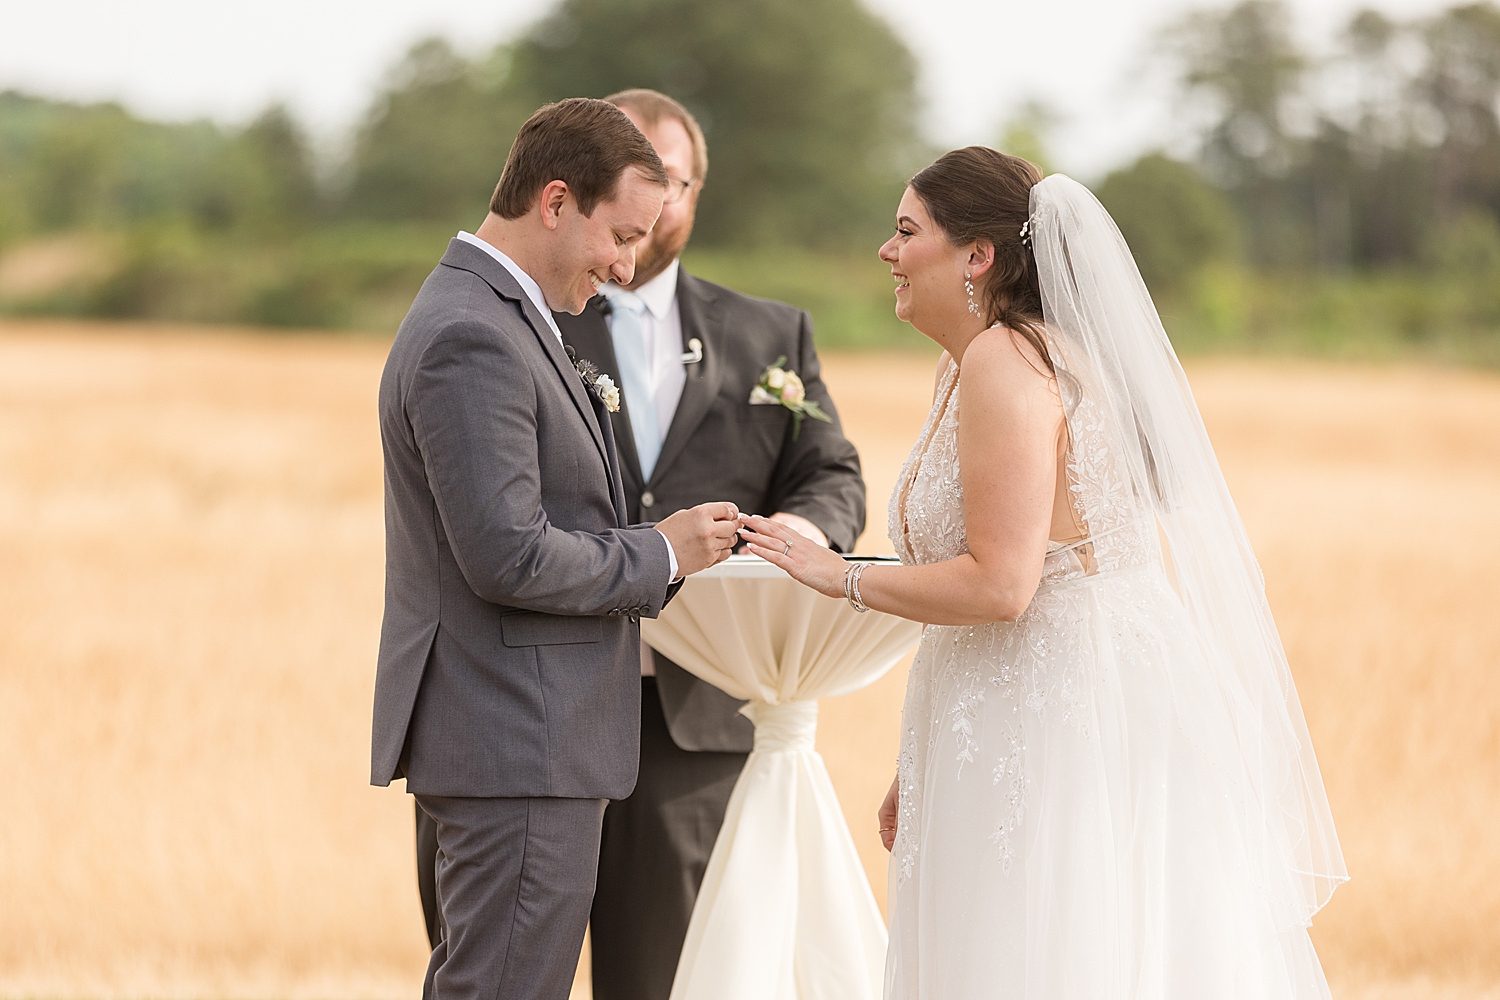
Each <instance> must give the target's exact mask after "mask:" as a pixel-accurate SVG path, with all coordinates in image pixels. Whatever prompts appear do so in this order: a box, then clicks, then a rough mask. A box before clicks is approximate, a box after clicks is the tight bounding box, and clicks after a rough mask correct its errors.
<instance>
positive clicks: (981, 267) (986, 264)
mask: <svg viewBox="0 0 1500 1000" xmlns="http://www.w3.org/2000/svg"><path fill="white" fill-rule="evenodd" d="M993 263H995V244H993V243H991V242H990V241H989V240H977V241H975V243H974V244H973V246H971V247H970V248H969V270H970V271H971V272H972V273H973V275H974V277H976V278H977V277H979V276H980V275H981V274H983V273H984V272H986V271H988V270H989V269H990V265H991V264H993Z"/></svg>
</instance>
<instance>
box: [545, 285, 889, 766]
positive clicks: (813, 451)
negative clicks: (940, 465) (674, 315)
mask: <svg viewBox="0 0 1500 1000" xmlns="http://www.w3.org/2000/svg"><path fill="white" fill-rule="evenodd" d="M605 308H606V300H605V299H604V297H603V296H596V297H595V298H594V299H592V300H590V302H589V304H588V306H587V308H585V309H584V311H583V312H582V313H581V314H580V315H578V316H569V315H567V314H565V313H554V317H555V318H556V320H557V323H558V326H559V327H560V328H561V329H562V332H563V337H564V338H565V339H566V340H567V341H568V343H569V345H571V346H572V347H573V348H574V349H575V350H576V351H577V352H578V355H579V356H580V357H586V358H589V359H590V360H591V361H593V362H594V363H595V364H597V365H598V366H599V367H600V369H601V370H603V371H604V372H606V373H608V374H609V375H610V376H611V377H612V378H613V379H614V380H615V382H616V383H617V384H618V383H619V382H620V369H619V363H618V362H617V360H616V358H615V351H614V344H613V341H612V340H611V339H610V335H609V327H608V326H607V325H606V322H605V318H604V317H605V312H604V310H605ZM677 309H678V312H679V314H680V316H681V318H682V343H683V351H684V352H686V351H687V350H688V346H687V344H688V341H690V340H692V339H693V338H695V337H696V338H697V339H698V340H699V341H701V342H702V344H703V360H702V361H700V362H698V363H697V364H690V365H688V366H687V382H686V384H685V385H684V386H683V389H682V399H681V400H680V401H679V402H678V404H677V412H676V413H675V414H673V417H672V423H671V425H670V426H669V427H668V429H667V436H666V440H665V441H664V442H663V443H662V450H661V454H660V456H658V458H657V461H656V467H655V468H654V469H652V472H651V481H650V482H644V481H643V477H642V476H641V463H640V459H639V457H638V456H637V453H636V448H635V438H634V436H633V435H632V433H631V429H630V417H629V413H630V410H629V407H630V401H629V400H628V399H627V400H625V402H624V404H623V405H622V406H621V407H620V410H619V412H617V413H615V414H613V415H612V422H613V424H614V433H615V439H616V440H617V441H618V442H619V444H620V459H621V466H622V469H621V472H622V474H623V476H624V480H625V493H626V497H627V504H628V506H627V511H628V513H629V515H630V518H631V519H632V520H636V519H640V518H651V519H659V518H663V517H666V516H667V515H668V514H671V513H673V512H674V511H677V510H681V509H683V508H686V507H692V506H694V505H696V504H699V503H704V502H707V501H709V500H731V501H733V502H734V503H735V504H736V505H738V506H739V508H740V509H741V510H743V511H747V512H750V513H757V514H774V513H775V512H777V511H779V510H784V511H787V512H789V513H793V514H800V515H801V516H803V517H805V518H807V519H808V520H809V521H811V522H812V523H814V524H816V525H817V526H818V527H819V528H820V529H822V531H823V533H824V534H826V535H827V536H828V540H829V543H830V544H831V545H832V546H833V548H834V549H836V550H838V551H840V552H848V551H850V550H851V549H852V548H853V547H854V542H855V540H856V539H857V538H858V537H859V533H860V532H861V531H863V530H864V526H865V484H864V480H863V479H862V478H861V477H860V467H859V454H858V453H857V452H856V451H855V450H854V445H852V444H850V443H849V441H848V439H847V438H845V437H844V433H843V430H842V428H841V427H840V425H839V419H838V410H837V408H835V407H834V405H833V400H832V399H830V398H829V395H828V388H827V386H825V385H824V384H823V380H822V378H821V377H820V374H819V372H820V367H819V364H818V353H817V350H816V349H815V348H814V346H813V332H812V320H811V318H810V317H809V316H808V315H807V313H806V312H804V311H802V310H801V309H797V308H794V307H792V306H789V305H787V304H785V303H783V302H772V301H769V300H767V299H757V298H753V297H751V296H749V295H742V294H740V293H739V292H735V291H732V290H730V289H728V288H724V287H723V286H721V285H715V284H712V283H710V282H707V281H704V280H702V279H701V278H695V277H693V276H692V275H690V274H688V273H687V270H686V269H679V271H678V278H677ZM780 355H785V356H786V358H787V361H786V364H787V367H789V368H792V369H794V370H795V371H796V372H797V374H798V375H800V376H801V377H802V380H803V382H804V383H805V384H806V386H807V395H808V398H809V399H813V400H816V401H817V402H818V404H819V405H820V406H821V407H822V408H823V410H824V412H826V413H827V414H828V415H829V416H831V417H833V422H832V423H828V424H825V423H821V422H819V421H816V420H804V421H803V422H802V431H801V433H800V434H798V436H797V439H796V440H795V441H794V440H792V415H791V413H789V412H788V411H787V410H785V409H783V408H782V407H780V406H752V405H750V390H751V388H753V387H754V385H755V383H756V380H757V379H759V378H760V373H761V372H762V371H764V370H765V368H766V366H767V365H769V364H771V363H772V362H773V361H775V360H776V358H777V357H778V356H780ZM656 681H657V683H656V688H657V691H658V692H659V694H660V696H661V700H662V709H663V711H664V713H665V715H666V718H667V728H668V729H669V730H670V731H671V734H672V740H673V742H674V743H676V744H677V745H678V746H679V747H681V748H682V749H684V750H718V751H733V752H739V753H748V752H749V751H750V749H751V747H752V744H753V743H754V739H755V728H754V726H752V725H751V724H750V721H749V720H748V719H746V718H745V717H744V716H742V715H740V714H739V707H740V705H741V704H742V702H739V701H736V700H735V699H733V698H731V697H729V696H728V695H727V694H725V693H724V692H722V691H720V690H719V689H718V688H716V687H714V686H713V685H711V684H707V683H705V682H703V681H700V680H698V679H697V678H696V677H694V676H693V675H692V674H690V673H688V672H687V671H686V670H684V669H682V668H681V667H679V666H678V665H677V664H675V663H673V662H672V661H671V660H669V659H667V658H666V657H665V656H662V655H661V654H660V653H657V654H656Z"/></svg>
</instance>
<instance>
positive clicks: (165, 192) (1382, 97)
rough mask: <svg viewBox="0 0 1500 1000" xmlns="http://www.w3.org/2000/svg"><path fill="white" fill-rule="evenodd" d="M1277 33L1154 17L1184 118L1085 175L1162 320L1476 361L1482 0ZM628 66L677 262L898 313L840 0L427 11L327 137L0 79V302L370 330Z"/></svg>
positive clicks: (856, 325)
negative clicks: (476, 26)
mask: <svg viewBox="0 0 1500 1000" xmlns="http://www.w3.org/2000/svg"><path fill="white" fill-rule="evenodd" d="M1292 28H1293V26H1292V24H1291V16H1290V12H1289V10H1288V8H1287V7H1286V6H1285V5H1284V4H1283V3H1281V2H1279V0H1245V2H1242V3H1239V4H1238V5H1236V6H1233V7H1228V8H1219V9H1205V10H1202V11H1199V12H1196V13H1192V14H1190V15H1188V16H1186V17H1184V18H1182V19H1181V20H1180V21H1178V22H1177V23H1175V24H1171V25H1168V26H1166V27H1165V28H1164V29H1163V30H1162V32H1161V33H1160V35H1159V37H1158V38H1157V39H1156V43H1155V44H1154V45H1153V46H1152V49H1151V52H1150V53H1149V54H1148V57H1149V59H1150V61H1151V64H1152V66H1153V68H1154V69H1155V70H1156V72H1157V73H1158V75H1160V76H1162V77H1163V78H1164V79H1166V80H1168V81H1169V82H1170V86H1171V88H1172V92H1173V94H1174V95H1175V100H1176V102H1177V105H1178V106H1177V108H1176V109H1175V110H1176V114H1175V115H1174V119H1175V120H1176V121H1178V122H1180V123H1181V131H1180V133H1178V134H1173V135H1163V136H1161V137H1160V139H1161V149H1160V150H1159V151H1156V152H1151V153H1149V154H1147V155H1145V156H1142V157H1141V158H1140V159H1138V160H1137V161H1136V162H1135V163H1132V164H1129V165H1124V166H1122V167H1121V168H1120V169H1118V170H1115V171H1114V172H1112V173H1110V174H1108V175H1107V176H1105V177H1102V178H1100V177H1084V178H1080V179H1082V180H1084V181H1085V182H1087V183H1090V184H1091V185H1092V186H1093V187H1094V189H1095V191H1096V192H1097V193H1098V194H1099V196H1100V198H1101V200H1102V201H1103V202H1104V203H1105V205H1106V206H1107V207H1108V208H1109V209H1110V211H1111V212H1112V213H1113V214H1114V216H1115V219H1116V220H1117V222H1118V223H1119V225H1120V228H1121V230H1122V232H1123V233H1124V234H1125V236H1126V238H1127V239H1128V240H1129V242H1130V245H1131V247H1132V249H1133V250H1134V251H1135V253H1136V256H1137V258H1138V260H1139V261H1140V265H1141V271H1142V274H1143V275H1144V276H1145V278H1146V281H1147V283H1148V284H1149V285H1150V287H1151V289H1152V291H1153V293H1154V294H1155V296H1156V298H1157V301H1158V303H1159V305H1160V306H1161V309H1162V312H1163V315H1164V318H1165V320H1166V323H1167V327H1168V330H1169V332H1170V333H1171V334H1172V336H1173V339H1174V341H1175V342H1176V343H1177V344H1178V346H1179V348H1180V349H1182V350H1185V351H1202V350H1225V349H1227V350H1236V351H1258V350H1275V351H1281V350H1299V351H1312V352H1318V353H1330V354H1354V355H1368V356H1380V355H1389V354H1411V353H1418V354H1424V355H1429V356H1434V357H1442V358H1448V359H1452V360H1457V361H1462V362H1472V363H1485V364H1500V7H1497V6H1496V4H1495V3H1492V2H1483V3H1472V4H1465V5H1460V6H1455V7H1452V8H1450V9H1448V10H1446V11H1444V12H1442V13H1440V14H1438V15H1436V16H1433V17H1428V18H1423V19H1418V20H1413V21H1394V20H1391V19H1390V18H1387V17H1386V16H1384V15H1382V14H1380V13H1377V12H1374V11H1362V12H1360V13H1358V14H1357V15H1355V16H1354V17H1353V18H1352V19H1351V20H1350V21H1349V23H1348V24H1347V25H1346V26H1345V28H1344V30H1343V31H1342V34H1341V36H1340V37H1339V38H1338V39H1337V40H1336V44H1335V45H1334V46H1332V48H1331V50H1330V52H1328V53H1325V54H1322V55H1318V56H1314V55H1312V54H1310V53H1309V52H1307V51H1304V50H1303V49H1302V48H1301V47H1299V44H1298V42H1297V40H1296V36H1295V35H1294V33H1293V30H1292ZM631 86H649V87H656V88H658V89H660V90H663V91H665V92H667V93H669V94H672V95H673V96H675V97H677V98H678V99H680V100H682V101H683V102H684V103H685V104H686V105H688V107H690V108H691V109H692V110H693V111H694V113H695V114H696V115H697V116H698V117H699V119H700V121H701V122H702V124H703V126H704V130H705V132H706V133H707V136H708V141H709V154H710V156H709V159H710V171H709V176H708V178H707V184H706V186H705V188H704V193H703V198H702V203H701V205H700V210H699V222H698V227H697V231H696V233H695V235H694V240H693V243H692V245H691V246H690V248H689V250H688V254H687V263H688V265H689V267H690V268H692V269H693V270H695V271H696V272H697V273H699V274H702V275H703V276H705V277H707V278H710V279H712V280H716V281H721V282H724V283H726V284H729V285H732V286H734V287H737V288H740V289H742V290H745V291H749V292H752V293H755V294H761V295H768V296H772V297H775V298H781V299H785V300H787V301H791V302H794V303H796V304H798V305H801V306H804V307H806V308H809V309H811V310H812V311H813V313H814V316H815V319H816V320H817V324H818V330H819V337H820V340H821V341H822V342H823V343H824V344H825V345H828V346H890V345H902V344H915V343H920V342H921V338H920V337H919V336H918V335H916V334H915V333H914V332H912V331H910V330H909V329H907V328H906V327H904V325H903V324H901V323H899V322H898V321H896V320H895V318H894V317H893V316H892V314H891V301H892V300H891V293H890V280H889V275H888V273H887V269H886V268H885V267H884V266H883V265H881V264H880V263H879V262H878V261H877V260H876V258H875V255H874V250H875V248H876V247H877V246H878V245H879V243H880V242H881V240H882V239H884V236H885V234H886V233H887V232H888V231H889V226H890V223H889V219H890V216H891V214H892V211H893V208H894V206H895V204H896V201H897V199H898V198H899V195H900V192H901V189H902V183H903V180H904V178H905V177H907V176H909V175H910V174H911V173H912V172H913V171H914V170H915V169H918V168H920V167H921V166H922V165H923V164H924V163H926V162H928V161H929V160H930V159H931V158H932V157H933V156H935V155H936V153H937V152H938V151H937V150H934V149H932V148H930V147H928V146H926V145H925V144H924V142H923V140H922V139H921V137H920V127H919V126H920V107H919V102H918V99H917V94H916V67H915V62H914V59H913V57H912V55H911V54H910V52H909V51H908V50H907V49H906V48H905V47H904V45H903V44H902V43H901V41H900V40H899V38H898V37H897V36H896V34H895V33H894V31H893V30H892V29H891V28H890V27H889V26H888V25H887V24H886V23H885V22H884V21H882V20H881V19H880V18H878V17H877V16H875V15H874V14H872V13H870V12H869V11H867V10H866V9H865V8H864V7H863V6H861V5H860V3H859V2H858V0H735V2H732V3H731V2H717V3H703V2H701V0H608V2H606V0H561V2H559V3H558V4H556V5H555V6H554V7H553V8H551V10H550V11H549V12H548V13H547V14H546V15H545V16H544V17H542V18H541V19H539V20H538V21H537V22H536V23H534V24H533V25H532V26H531V27H530V28H529V29H527V30H525V31H523V32H522V33H521V34H520V35H518V36H517V37H516V38H515V39H514V40H512V41H510V42H507V43H504V44H501V45H497V46H495V47H494V48H492V49H491V50H490V51H488V52H486V53H483V54H481V55H479V56H477V57H465V56H463V55H460V54H459V53H456V52H455V51H454V50H453V49H452V47H451V46H449V45H448V44H447V43H446V42H445V41H443V40H441V39H428V40H423V41H420V42H418V43H417V44H415V45H414V46H413V47H412V48H411V49H410V50H409V51H408V53H407V54H406V56H405V57H404V58H403V59H402V60H401V61H400V62H399V63H398V64H396V65H395V66H393V67H391V69H390V71H389V72H388V74H387V76H386V79H385V82H384V84H383V86H382V88H381V90H380V92H379V93H378V94H376V95H374V96H373V98H372V101H371V104H370V106H369V109H368V111H367V112H366V114H365V116H364V118H363V120H362V121H361V123H360V125H359V127H358V129H357V131H356V133H355V135H354V137H353V141H352V143H350V144H348V146H347V154H346V155H345V156H344V157H343V158H342V160H340V161H339V162H333V163H329V162H320V161H319V160H318V159H317V158H316V157H315V156H314V154H313V148H314V144H313V142H312V139H311V137H309V136H308V135H307V134H306V133H305V132H304V131H303V129H302V128H301V127H300V126H299V124H298V123H297V122H296V121H295V120H294V119H293V118H292V116H291V115H290V114H289V113H288V112H287V110H286V109H285V108H284V107H281V106H273V107H270V108H267V109H266V110H265V111H264V112H263V113H262V114H261V115H260V116H259V117H257V118H256V119H255V120H254V121H253V122H251V123H250V124H248V125H246V126H243V127H239V128H227V127H224V126H220V125H216V124H212V123H209V122H190V123H185V124H183V123H179V124H168V123H161V122H153V121H144V120H141V119H139V118H137V117H135V116H133V115H131V114H130V113H129V112H128V111H126V110H125V109H123V108H121V107H119V106H118V105H113V104H100V105H89V106H82V105H76V104H69V103H64V102H59V101H52V100H47V99H44V98H41V97H37V96H32V95H27V94H22V93H17V92H13V91H12V92H6V93H0V311H6V312H11V313H31V314H37V313H57V314H75V315H94V316H109V317H131V318H150V319H181V320H198V321H203V320H207V321H225V322H253V323H261V324H269V325H278V326H285V327H309V326H313V327H346V328H351V329H361V330H373V331H379V332H382V333H385V334H389V333H390V332H391V331H392V330H393V329H394V327H395V325H396V323H397V322H399V319H400V317H401V315H402V313H403V312H404V310H405V308H406V306H407V304H408V303H409V301H410V299H411V296H412V295H413V294H414V292H415V289H416V287H417V286H418V285H419V284H420V282H421V281H422V279H423V277H425V275H426V274H427V272H428V271H429V270H430V269H431V268H432V266H433V263H434V261H435V260H436V258H437V257H438V256H439V255H440V254H441V253H442V250H443V248H444V246H445V244H446V241H447V239H448V238H449V237H450V236H451V235H452V234H453V232H454V231H455V230H457V229H458V228H460V227H462V228H469V229H472V228H474V227H475V226H477V225H478V224H479V222H480V221H481V219H482V215H483V211H484V205H485V202H486V200H487V198H488V196H489V193H490V191H491V189H492V188H493V186H494V184H495V181H496V179H497V176H498V173H499V169H500V166H501V165H502V164H503V162H504V159H505V154H506V152H507V150H508V148H509V142H510V139H511V137H512V136H513V135H514V133H515V130H516V128H517V127H519V125H520V123H521V122H522V121H524V120H525V118H526V116H527V115H528V114H529V113H530V112H531V111H532V110H534V109H535V108H536V107H537V106H538V105H540V104H541V103H543V102H545V101H550V100H556V99H558V98H561V97H566V96H571V95H578V94H586V95H592V96H603V95H605V94H607V93H609V92H611V91H614V90H618V89H622V88H625V87H631ZM1057 122H1058V119H1057V115H1056V114H1055V112H1054V111H1052V110H1051V109H1050V108H1049V107H1048V106H1047V105H1046V104H1045V102H1043V101H1038V100H1032V101H1028V102H1024V103H1022V104H1020V105H1019V107H1018V110H1017V111H1016V113H1015V115H1014V116H1013V117H1012V119H1011V120H1010V121H1009V122H1007V123H1005V124H1004V125H1003V127H1002V128H1001V129H1000V131H999V133H998V134H997V136H996V145H997V146H998V147H999V148H1002V149H1005V150H1007V151H1009V152H1013V153H1016V154H1017V155H1022V156H1025V157H1027V158H1029V159H1032V160H1034V161H1036V162H1038V163H1039V165H1042V166H1043V167H1044V168H1047V169H1050V168H1051V163H1050V158H1049V156H1048V152H1047V139H1048V135H1049V133H1050V132H1051V131H1052V130H1053V129H1054V128H1055V127H1056V126H1057ZM1168 151H1170V152H1168Z"/></svg>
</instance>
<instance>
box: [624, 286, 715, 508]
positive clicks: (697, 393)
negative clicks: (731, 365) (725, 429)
mask: <svg viewBox="0 0 1500 1000" xmlns="http://www.w3.org/2000/svg"><path fill="white" fill-rule="evenodd" d="M677 314H678V316H679V317H680V318H681V320H682V350H683V352H684V353H686V352H687V350H688V341H690V340H692V339H693V338H694V337H697V338H698V340H699V341H701V342H702V344H703V360H702V361H700V362H698V363H697V364H695V365H688V366H687V381H686V382H685V383H683V386H682V399H681V400H679V401H678V403H677V412H676V413H674V414H672V423H671V426H669V427H668V428H667V437H666V440H665V441H663V442H662V446H661V455H660V456H659V457H658V458H657V460H656V468H655V469H653V470H652V474H651V480H652V482H655V481H657V480H659V479H660V478H661V477H662V475H663V473H664V472H665V471H666V470H667V469H668V468H670V467H671V465H672V463H673V462H674V461H675V460H676V459H677V456H678V455H681V454H682V450H683V449H684V448H686V447H687V443H688V441H690V440H691V439H692V437H693V434H694V432H696V431H697V430H698V425H699V424H701V423H702V422H703V418H704V417H706V416H707V415H708V410H709V408H710V407H711V406H713V402H714V399H715V397H717V396H718V395H719V385H720V383H722V382H723V380H724V364H723V357H722V353H723V352H722V351H721V350H720V347H721V346H722V343H723V339H722V338H723V314H722V310H721V308H720V305H719V302H718V299H717V297H716V296H714V295H713V293H712V292H711V291H710V290H709V289H708V288H706V287H705V286H704V285H703V283H702V282H700V281H699V280H698V279H697V278H694V277H693V276H692V275H690V274H688V273H687V271H686V270H685V269H680V270H679V271H678V275H677ZM632 447H633V446H632ZM639 470H640V465H639V464H637V465H636V471H637V475H639ZM648 485H649V484H648Z"/></svg>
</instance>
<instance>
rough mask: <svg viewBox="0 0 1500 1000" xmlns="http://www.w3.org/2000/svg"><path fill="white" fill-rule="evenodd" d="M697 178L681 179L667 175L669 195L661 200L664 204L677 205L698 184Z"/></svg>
mask: <svg viewBox="0 0 1500 1000" xmlns="http://www.w3.org/2000/svg"><path fill="white" fill-rule="evenodd" d="M697 183H698V180H697V178H694V179H692V180H690V181H680V180H678V179H677V178H675V177H672V176H668V177H667V196H666V197H665V198H663V199H662V200H661V203H662V204H663V205H675V204H677V203H678V202H679V201H681V200H682V199H684V198H686V197H687V193H688V192H689V191H691V190H692V189H693V185H694V184H697Z"/></svg>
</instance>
